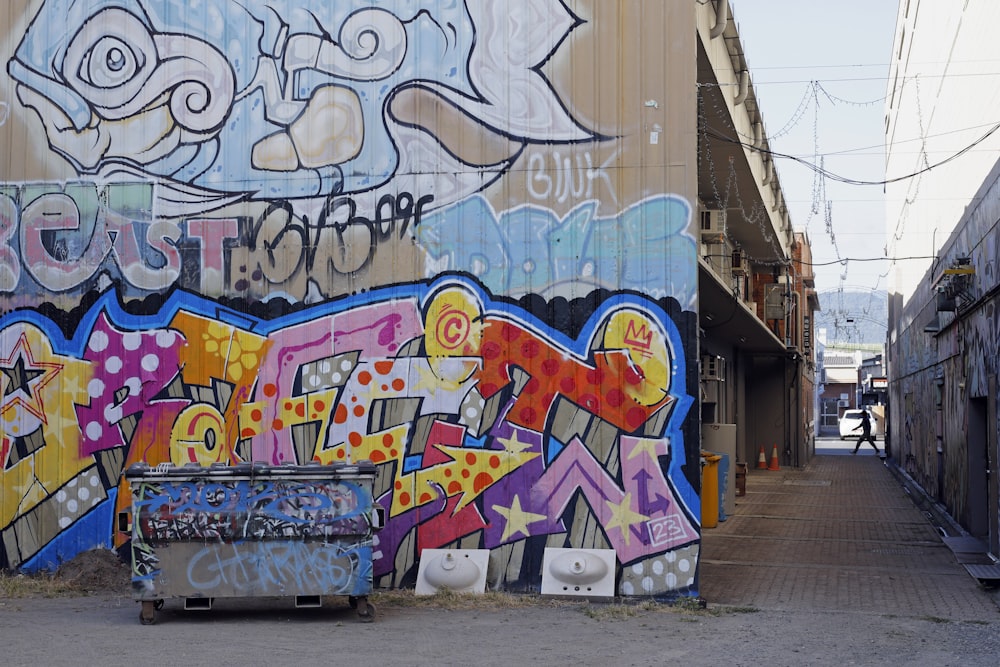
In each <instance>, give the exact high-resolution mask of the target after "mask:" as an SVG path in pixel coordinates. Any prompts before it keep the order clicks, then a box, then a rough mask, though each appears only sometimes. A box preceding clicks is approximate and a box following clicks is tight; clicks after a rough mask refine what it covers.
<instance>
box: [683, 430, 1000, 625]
mask: <svg viewBox="0 0 1000 667" xmlns="http://www.w3.org/2000/svg"><path fill="white" fill-rule="evenodd" d="M880 445H881V443H880ZM866 449H867V448H866ZM703 539H704V541H703V548H704V553H703V559H702V570H701V577H700V579H701V582H702V587H701V595H702V597H704V598H705V599H706V600H707V601H708V602H709V604H731V605H752V606H755V607H758V608H760V609H766V610H781V611H796V610H809V611H823V610H828V611H854V612H870V613H872V614H900V615H906V616H913V617H935V618H938V617H939V618H947V619H953V620H966V621H997V620H1000V612H998V607H997V604H996V603H995V602H994V599H993V596H994V591H992V590H991V589H987V588H984V587H983V586H981V585H980V584H979V582H978V581H976V580H975V579H974V578H972V577H971V576H970V575H969V573H968V572H967V571H966V570H965V568H963V567H962V566H961V565H959V564H958V562H957V560H956V558H955V555H954V554H953V553H952V551H951V550H950V549H949V548H948V547H947V546H946V545H945V544H944V542H943V541H942V539H941V535H940V533H939V531H938V530H937V529H936V528H935V526H934V525H933V523H932V522H931V519H930V518H929V517H928V516H926V515H925V514H924V513H923V512H921V511H920V510H919V509H918V508H917V506H916V505H915V504H914V502H913V501H912V500H911V498H910V496H909V495H908V494H907V492H906V491H905V490H904V488H903V487H902V486H901V484H900V482H899V481H897V479H896V477H894V475H893V473H892V471H890V470H889V468H887V466H886V464H885V463H884V462H883V461H882V460H881V459H879V458H878V457H877V456H876V455H875V453H874V452H872V451H870V450H867V451H866V450H862V451H861V452H859V453H858V455H856V456H853V455H821V456H815V457H813V458H812V460H811V461H810V463H809V464H807V465H806V466H805V467H803V468H800V469H785V468H782V469H781V470H778V471H772V470H767V469H753V468H752V469H750V470H749V471H748V474H747V483H746V495H745V496H742V497H737V498H736V510H735V512H734V513H733V514H732V515H730V516H727V518H726V520H725V521H720V523H719V525H718V527H717V528H714V529H706V530H705V531H704V533H703Z"/></svg>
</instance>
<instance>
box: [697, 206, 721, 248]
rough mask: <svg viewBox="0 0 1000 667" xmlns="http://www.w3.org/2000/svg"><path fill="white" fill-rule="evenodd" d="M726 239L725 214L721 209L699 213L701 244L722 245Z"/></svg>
mask: <svg viewBox="0 0 1000 667" xmlns="http://www.w3.org/2000/svg"><path fill="white" fill-rule="evenodd" d="M725 237H726V212H725V211H724V210H722V209H703V210H702V211H701V242H702V243H722V241H723V240H724V239H725Z"/></svg>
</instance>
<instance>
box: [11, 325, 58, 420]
mask: <svg viewBox="0 0 1000 667" xmlns="http://www.w3.org/2000/svg"><path fill="white" fill-rule="evenodd" d="M62 368H63V365H62V364H57V363H52V362H46V361H39V360H37V359H36V358H35V353H34V352H33V351H32V349H31V345H30V344H29V342H28V337H27V335H25V334H23V333H22V334H21V335H20V336H19V337H18V339H17V343H15V344H14V348H13V349H12V350H11V351H10V355H9V356H7V357H6V358H4V357H0V373H2V376H0V377H2V380H3V385H4V386H3V397H2V399H0V414H4V413H6V412H7V411H8V410H12V409H15V408H17V407H21V408H23V409H24V410H27V411H28V412H30V413H31V414H32V415H34V416H35V417H36V418H37V419H38V420H39V421H41V422H42V423H43V424H47V423H48V421H47V419H46V416H45V402H44V401H43V399H42V389H43V388H44V387H45V385H47V384H48V383H49V382H51V381H52V380H53V379H55V377H56V375H58V374H59V372H60V371H61V370H62Z"/></svg>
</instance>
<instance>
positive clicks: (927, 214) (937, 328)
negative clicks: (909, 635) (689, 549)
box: [886, 0, 1000, 555]
mask: <svg viewBox="0 0 1000 667" xmlns="http://www.w3.org/2000/svg"><path fill="white" fill-rule="evenodd" d="M998 24H1000V3H997V2H995V1H994V0H968V1H967V2H964V3H948V2H937V1H931V0H901V2H900V5H899V13H898V17H897V26H896V36H895V40H894V45H893V52H892V58H893V61H892V64H891V67H890V74H889V82H888V89H887V97H886V181H887V184H886V201H887V212H886V224H887V229H886V237H887V239H888V246H887V251H888V255H889V256H890V257H892V258H895V260H896V261H895V262H894V263H893V264H892V268H891V273H890V276H889V278H890V283H889V345H888V349H887V360H886V361H887V367H888V377H889V414H890V417H889V447H888V448H887V449H889V451H890V452H891V454H892V458H893V460H895V461H896V462H897V463H898V465H899V466H900V467H901V468H902V469H903V470H905V472H906V473H908V474H909V475H910V476H911V477H912V478H913V479H914V480H916V481H917V482H918V483H919V484H920V485H921V486H922V487H923V488H924V490H926V491H927V492H928V494H929V495H930V496H932V497H933V498H935V499H936V500H938V501H939V502H940V503H942V504H943V505H944V506H945V507H946V508H947V510H948V512H949V514H951V515H952V517H953V518H954V519H955V520H956V521H958V522H959V523H960V524H961V526H962V527H963V529H964V530H966V531H967V532H968V533H969V534H970V535H971V536H973V537H977V538H981V539H982V542H983V545H984V549H986V548H988V550H989V551H990V552H991V553H992V554H994V555H996V554H1000V539H998V533H1000V528H998V524H1000V521H998V514H1000V508H998V501H997V476H996V475H993V476H990V475H989V473H988V471H989V470H991V469H996V468H997V463H998V460H1000V456H998V451H997V442H998V433H997V431H998V420H997V379H996V378H997V373H998V370H1000V361H998V359H1000V353H998V340H1000V330H998V329H1000V318H998V316H997V312H998V311H997V305H998V303H997V294H998V291H1000V277H998V259H1000V231H998V226H997V220H998V218H1000V182H998V176H1000V163H998V161H997V156H998V155H1000V131H998V130H1000V124H998V123H997V108H998V106H1000V105H998V102H1000V67H997V60H996V37H995V28H996V26H997V25H998Z"/></svg>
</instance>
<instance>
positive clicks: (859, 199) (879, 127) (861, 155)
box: [731, 0, 897, 310]
mask: <svg viewBox="0 0 1000 667" xmlns="http://www.w3.org/2000/svg"><path fill="white" fill-rule="evenodd" d="M731 7H732V14H733V18H734V19H735V20H736V23H737V26H738V28H739V32H740V38H741V41H742V44H743V49H744V53H745V56H746V60H747V63H748V64H749V67H750V72H751V80H752V81H753V85H754V92H755V94H756V96H757V99H758V102H759V104H760V108H761V111H762V114H763V116H764V127H765V129H766V132H767V135H768V141H769V142H770V147H771V150H773V151H776V152H780V153H786V154H789V155H794V156H796V157H800V158H802V159H805V160H808V161H809V162H811V163H814V164H816V163H818V161H819V159H822V165H823V168H824V169H825V170H826V171H828V172H831V173H832V174H834V175H836V176H842V177H844V178H847V179H850V180H855V181H881V180H883V179H884V178H885V173H884V153H883V143H884V138H885V135H884V128H885V108H884V100H885V94H886V78H887V73H888V69H889V61H890V57H891V51H892V39H893V32H894V30H895V24H896V11H897V2H896V0H836V1H821V0H731ZM817 102H818V104H817ZM817 156H818V157H817ZM775 164H776V166H777V171H778V176H779V178H780V180H781V185H782V189H783V191H784V195H785V198H786V201H787V202H788V206H789V211H790V213H791V217H792V224H793V225H794V227H795V228H796V229H805V230H806V231H807V232H808V234H809V238H810V240H811V241H812V248H813V260H814V262H816V263H817V264H822V263H827V262H836V261H837V259H838V257H839V258H846V259H847V260H848V263H847V265H846V267H845V266H844V265H842V264H839V263H833V264H831V265H827V266H816V267H815V271H816V289H817V290H818V291H819V292H820V301H821V307H822V308H823V310H830V309H832V308H835V307H836V294H835V292H836V290H837V289H838V288H839V287H840V286H841V285H843V287H844V289H845V290H857V291H865V290H872V289H879V290H885V289H886V286H887V281H886V279H885V278H884V277H881V276H883V275H884V274H885V273H886V271H888V268H889V263H888V261H884V260H883V261H877V262H864V261H857V260H860V259H865V258H873V257H884V248H885V207H884V203H883V189H882V186H881V185H853V184H847V183H841V182H838V181H837V180H836V179H833V178H823V179H817V177H816V174H815V172H813V171H812V170H811V169H809V168H808V167H806V166H803V165H801V164H798V163H796V162H794V161H792V160H788V159H781V158H779V159H777V160H776V161H775ZM814 211H815V212H814ZM828 211H829V215H828V213H827V212H828ZM851 260H855V261H851Z"/></svg>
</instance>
